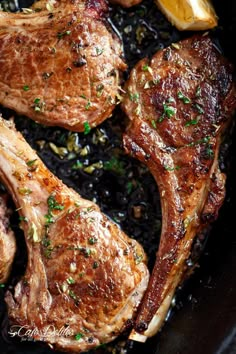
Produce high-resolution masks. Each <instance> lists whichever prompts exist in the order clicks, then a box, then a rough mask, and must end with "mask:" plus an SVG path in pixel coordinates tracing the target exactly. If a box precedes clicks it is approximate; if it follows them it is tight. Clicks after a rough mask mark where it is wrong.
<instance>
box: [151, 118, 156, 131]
mask: <svg viewBox="0 0 236 354" xmlns="http://www.w3.org/2000/svg"><path fill="white" fill-rule="evenodd" d="M151 124H152V126H153V128H154V129H156V127H157V125H156V121H155V120H154V119H152V120H151Z"/></svg>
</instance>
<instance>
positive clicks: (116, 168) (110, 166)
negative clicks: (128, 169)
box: [103, 156, 125, 175]
mask: <svg viewBox="0 0 236 354" xmlns="http://www.w3.org/2000/svg"><path fill="white" fill-rule="evenodd" d="M103 168H104V170H107V171H112V172H115V173H117V174H119V175H124V173H125V168H124V162H123V161H120V160H118V159H117V158H116V157H115V156H113V157H112V158H111V159H110V160H109V161H105V162H104V164H103Z"/></svg>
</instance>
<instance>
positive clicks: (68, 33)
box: [57, 31, 71, 39]
mask: <svg viewBox="0 0 236 354" xmlns="http://www.w3.org/2000/svg"><path fill="white" fill-rule="evenodd" d="M70 34H71V31H64V32H58V33H57V38H58V39H61V38H63V37H64V36H69V35H70Z"/></svg>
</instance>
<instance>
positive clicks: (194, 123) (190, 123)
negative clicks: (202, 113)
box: [184, 119, 198, 127]
mask: <svg viewBox="0 0 236 354" xmlns="http://www.w3.org/2000/svg"><path fill="white" fill-rule="evenodd" d="M196 124H198V119H191V120H189V121H188V122H186V123H185V124H184V126H185V127H189V126H190V125H196Z"/></svg>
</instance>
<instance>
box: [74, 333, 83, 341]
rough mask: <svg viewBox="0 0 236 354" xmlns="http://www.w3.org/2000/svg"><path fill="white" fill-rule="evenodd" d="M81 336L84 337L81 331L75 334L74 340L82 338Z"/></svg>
mask: <svg viewBox="0 0 236 354" xmlns="http://www.w3.org/2000/svg"><path fill="white" fill-rule="evenodd" d="M83 337H84V335H83V333H77V334H76V335H75V340H80V339H81V338H83Z"/></svg>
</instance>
